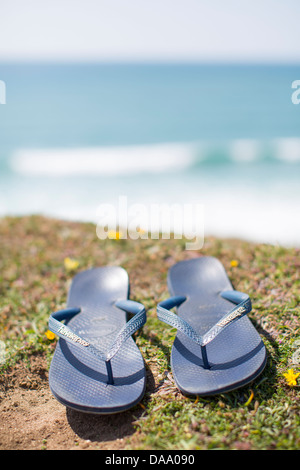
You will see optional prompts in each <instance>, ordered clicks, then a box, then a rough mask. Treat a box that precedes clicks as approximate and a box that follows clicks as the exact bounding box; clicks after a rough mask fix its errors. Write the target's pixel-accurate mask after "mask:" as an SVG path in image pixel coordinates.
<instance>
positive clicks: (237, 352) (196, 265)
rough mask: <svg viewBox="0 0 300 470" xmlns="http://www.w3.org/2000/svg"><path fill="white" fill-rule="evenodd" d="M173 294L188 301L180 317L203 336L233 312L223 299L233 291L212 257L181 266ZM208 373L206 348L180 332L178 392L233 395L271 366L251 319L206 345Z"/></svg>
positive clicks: (172, 274) (175, 363) (174, 274)
mask: <svg viewBox="0 0 300 470" xmlns="http://www.w3.org/2000/svg"><path fill="white" fill-rule="evenodd" d="M168 286H169V290H170V292H171V294H172V295H174V296H181V295H182V296H186V297H187V300H186V301H185V302H184V303H183V304H182V305H181V306H180V307H178V309H177V311H178V316H180V317H181V318H183V319H184V320H186V321H187V322H188V323H189V324H190V325H191V326H192V327H193V328H194V330H195V331H197V333H199V334H200V335H203V334H204V333H205V332H206V331H208V330H209V328H210V327H212V326H213V325H214V324H216V323H217V322H218V320H220V319H221V317H222V316H223V315H224V314H226V313H228V312H229V311H230V310H231V309H232V303H231V302H229V301H228V300H226V299H224V298H222V297H221V296H220V292H221V291H224V290H227V291H228V290H233V287H232V285H231V283H230V281H229V279H228V276H227V274H226V272H225V270H224V267H223V265H222V264H221V263H220V262H219V261H218V260H217V259H216V258H212V257H202V258H197V259H192V260H188V261H182V262H180V263H177V264H176V265H174V266H173V267H172V268H171V269H170V271H169V275H168ZM207 357H208V361H209V364H210V368H209V369H205V368H204V367H203V364H204V362H203V359H202V354H201V348H200V346H199V345H197V344H196V343H195V342H194V341H192V340H191V339H190V338H188V337H187V336H186V335H184V334H183V333H181V332H180V331H178V332H177V335H176V338H175V341H174V344H173V347H172V352H171V367H172V371H173V376H174V380H175V382H176V384H177V386H178V388H179V389H180V390H181V391H182V392H183V393H185V394H187V395H201V396H205V395H215V394H218V393H223V392H226V391H230V390H234V389H236V388H238V387H240V386H242V385H245V384H247V383H249V382H251V381H252V380H254V379H255V378H256V377H257V376H258V375H259V374H260V373H261V372H262V370H263V369H264V367H265V364H266V349H265V346H264V343H263V341H262V340H261V338H260V336H259V334H258V333H257V331H256V329H255V328H254V326H253V324H252V323H251V321H250V320H249V318H248V317H247V316H244V317H242V318H241V319H240V320H238V321H236V322H235V323H232V324H231V325H229V326H228V327H227V328H225V329H224V330H223V331H222V332H221V333H220V334H219V335H218V336H217V337H216V338H215V339H214V340H213V341H212V342H211V343H209V344H208V345H207Z"/></svg>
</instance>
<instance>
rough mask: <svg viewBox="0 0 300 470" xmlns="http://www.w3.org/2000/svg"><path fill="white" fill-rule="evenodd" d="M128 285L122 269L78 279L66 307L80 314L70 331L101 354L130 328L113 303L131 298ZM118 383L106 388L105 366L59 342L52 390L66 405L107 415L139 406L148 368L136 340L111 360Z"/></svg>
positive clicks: (102, 270)
mask: <svg viewBox="0 0 300 470" xmlns="http://www.w3.org/2000/svg"><path fill="white" fill-rule="evenodd" d="M128 295H129V281H128V276H127V273H126V271H125V270H124V269H123V268H120V267H104V268H95V269H90V270H87V271H84V272H82V273H79V274H77V275H76V276H75V277H74V279H73V281H72V284H71V288H70V291H69V295H68V301H67V307H68V308H73V307H79V308H81V312H80V313H78V314H77V315H76V316H74V317H73V318H72V319H71V320H69V321H68V323H67V324H68V327H70V328H71V329H72V331H74V333H75V334H77V335H78V336H81V337H84V338H85V339H87V340H88V341H90V342H91V343H93V344H94V345H95V346H99V348H100V349H102V350H103V349H106V348H108V347H109V346H110V344H111V343H112V342H113V340H114V339H115V337H116V334H117V333H118V331H120V330H121V328H122V327H123V326H124V325H125V324H126V321H127V314H126V313H125V312H124V311H122V310H120V309H119V308H117V307H116V306H115V305H114V304H115V302H116V301H117V300H123V299H124V300H125V299H128ZM111 366H112V370H113V374H114V384H113V385H110V384H108V383H107V370H106V366H105V363H104V361H102V360H100V359H99V358H97V357H95V356H93V355H92V354H91V353H90V352H88V351H85V350H84V348H79V347H78V346H77V345H76V344H73V343H70V342H67V341H66V340H64V339H63V338H60V339H59V341H58V344H57V346H56V349H55V352H54V355H53V359H52V362H51V366H50V371H49V385H50V389H51V391H52V393H53V395H54V396H55V397H56V398H57V400H58V401H60V402H61V403H62V404H64V405H65V406H67V407H69V408H73V409H76V410H79V411H83V412H88V413H95V414H108V413H117V412H120V411H124V410H127V409H129V408H131V407H132V406H134V405H135V404H137V403H138V402H139V401H140V400H141V398H142V396H143V394H144V391H145V365H144V361H143V357H142V355H141V353H140V351H139V349H138V347H137V345H136V344H135V342H134V340H133V339H132V337H130V338H128V339H127V341H126V342H125V343H124V344H122V346H121V348H120V350H119V351H118V353H117V354H116V355H115V356H114V357H113V358H112V359H111Z"/></svg>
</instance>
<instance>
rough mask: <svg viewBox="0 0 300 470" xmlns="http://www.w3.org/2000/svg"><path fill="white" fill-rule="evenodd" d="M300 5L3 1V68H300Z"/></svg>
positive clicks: (196, 0) (263, 0) (233, 0)
mask: <svg viewBox="0 0 300 470" xmlns="http://www.w3.org/2000/svg"><path fill="white" fill-rule="evenodd" d="M299 21H300V0H0V60H19V59H22V60H40V59H43V60H62V61H68V60H71V61H74V60H75V61H76V60H79V61H81V60H87V61H94V60H102V61H103V60H105V61H106V60H109V61H120V60H121V61H126V60H128V61H136V60H137V61H140V60H142V61H148V60H150V61H182V60H186V61H230V62H235V61H245V62H248V61H251V62H253V61H254V62H257V61H259V62H265V61H268V62H281V61H284V62H300V27H299Z"/></svg>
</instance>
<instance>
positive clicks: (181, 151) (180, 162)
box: [11, 144, 195, 176]
mask: <svg viewBox="0 0 300 470" xmlns="http://www.w3.org/2000/svg"><path fill="white" fill-rule="evenodd" d="M194 161H195V156H194V153H193V151H192V146H190V145H188V144H183V145H181V144H160V145H144V146H128V147H95V148H78V149H76V148H75V149H33V150H32V149H21V150H18V151H17V152H16V153H15V154H14V155H13V157H12V159H11V167H12V169H13V170H14V171H15V172H17V173H22V174H26V175H36V176H40V175H47V176H71V175H82V176H87V175H103V176H110V175H118V174H120V175H124V174H137V173H145V172H151V173H162V172H165V171H169V170H174V171H178V170H181V169H184V168H187V167H189V166H190V165H192V164H193V163H194Z"/></svg>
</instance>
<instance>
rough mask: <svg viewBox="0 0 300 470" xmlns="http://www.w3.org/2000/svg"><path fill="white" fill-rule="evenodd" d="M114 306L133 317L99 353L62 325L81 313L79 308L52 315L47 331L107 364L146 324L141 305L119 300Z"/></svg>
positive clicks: (91, 345)
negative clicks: (106, 347) (107, 346)
mask: <svg viewBox="0 0 300 470" xmlns="http://www.w3.org/2000/svg"><path fill="white" fill-rule="evenodd" d="M114 305H115V306H116V307H118V308H120V309H121V310H123V311H125V312H127V313H131V314H133V315H134V317H133V318H131V320H129V321H128V322H127V323H126V325H125V326H124V327H123V328H122V329H121V330H120V331H119V333H118V335H117V337H116V339H115V340H114V342H113V343H112V345H111V346H110V348H109V349H108V350H106V351H101V350H100V349H99V348H98V347H95V346H94V345H93V344H91V343H90V342H89V341H88V340H87V339H85V338H82V337H80V336H78V335H77V334H76V333H75V332H74V331H72V330H71V328H69V327H68V326H67V325H64V324H63V323H62V321H63V320H68V319H70V318H72V317H74V315H77V314H78V313H79V312H80V311H81V309H80V308H67V309H64V310H59V311H57V312H54V313H52V314H51V315H50V318H49V323H48V327H49V330H50V331H52V332H53V333H55V334H56V335H57V336H59V337H61V338H63V339H65V340H66V341H68V342H70V343H73V344H76V345H78V346H80V347H82V348H85V349H87V350H88V351H89V352H91V353H92V354H93V355H94V356H96V357H97V358H99V359H101V360H102V361H105V362H108V361H110V360H111V359H112V358H113V357H114V356H115V354H116V353H117V352H118V351H119V349H120V347H121V346H122V344H123V343H124V342H125V341H126V340H127V339H128V338H129V337H130V336H132V335H133V333H135V332H136V331H137V330H138V329H139V328H141V327H142V326H143V325H144V324H145V323H146V310H145V307H144V306H143V305H142V304H141V303H139V302H134V301H133V300H120V301H118V302H116V303H115V304H114Z"/></svg>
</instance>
